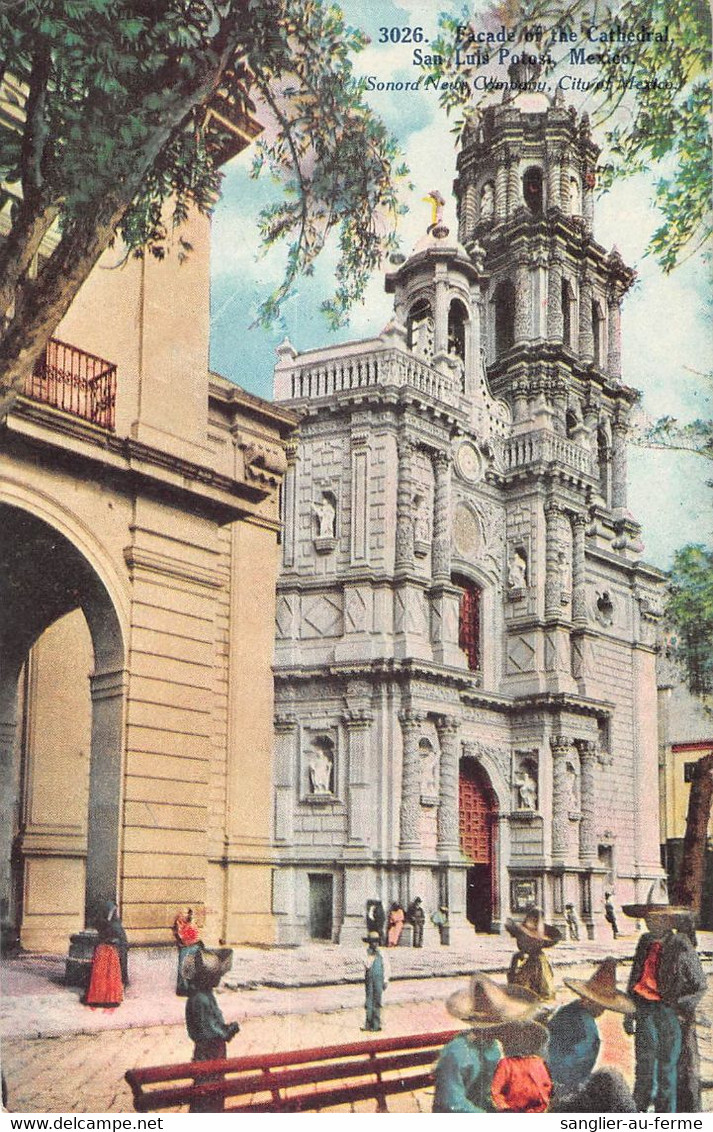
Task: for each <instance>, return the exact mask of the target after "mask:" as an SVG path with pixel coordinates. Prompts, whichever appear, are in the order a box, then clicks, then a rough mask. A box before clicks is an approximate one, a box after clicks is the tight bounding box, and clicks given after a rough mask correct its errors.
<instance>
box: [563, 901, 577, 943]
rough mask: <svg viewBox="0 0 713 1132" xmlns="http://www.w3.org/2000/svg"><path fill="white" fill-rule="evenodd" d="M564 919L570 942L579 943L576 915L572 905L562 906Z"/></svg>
mask: <svg viewBox="0 0 713 1132" xmlns="http://www.w3.org/2000/svg"><path fill="white" fill-rule="evenodd" d="M564 918H565V921H566V923H567V931H568V933H569V938H570V940H572V941H573V942H574V943H578V942H579V920H578V918H577V913H576V912H575V910H574V904H565V906H564Z"/></svg>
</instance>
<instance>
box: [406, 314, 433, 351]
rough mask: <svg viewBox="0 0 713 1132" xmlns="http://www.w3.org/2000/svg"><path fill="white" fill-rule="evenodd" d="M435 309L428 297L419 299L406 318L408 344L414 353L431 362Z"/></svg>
mask: <svg viewBox="0 0 713 1132" xmlns="http://www.w3.org/2000/svg"><path fill="white" fill-rule="evenodd" d="M434 327H435V322H434V318H433V309H432V307H431V304H430V302H429V301H428V299H417V300H416V302H415V303H413V304H412V306H411V308H410V310H409V313H408V318H407V320H406V332H407V339H406V341H407V346H408V349H409V350H411V352H412V353H414V354H418V355H419V357H421V358H423V359H424V360H425V361H427V362H430V361H431V359H432V357H433V347H434Z"/></svg>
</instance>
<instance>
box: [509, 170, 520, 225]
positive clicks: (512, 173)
mask: <svg viewBox="0 0 713 1132" xmlns="http://www.w3.org/2000/svg"><path fill="white" fill-rule="evenodd" d="M507 171H508V189H507V191H508V216H514V215H515V212H516V211H517V207H518V205H520V204H522V193H521V192H520V161H519V158H517V157H511V158H510V161H509V163H508V167H507Z"/></svg>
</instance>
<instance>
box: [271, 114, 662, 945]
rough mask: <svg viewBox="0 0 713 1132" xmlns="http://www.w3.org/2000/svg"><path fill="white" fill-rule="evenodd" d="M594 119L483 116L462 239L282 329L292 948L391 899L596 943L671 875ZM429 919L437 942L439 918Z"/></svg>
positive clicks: (285, 855) (438, 228)
mask: <svg viewBox="0 0 713 1132" xmlns="http://www.w3.org/2000/svg"><path fill="white" fill-rule="evenodd" d="M598 152H599V151H598V149H597V147H596V146H595V144H594V142H593V140H592V138H591V136H590V132H589V125H588V121H587V119H586V116H585V117H583V118H581V119H579V118H578V117H577V115H576V114H575V112H574V111H573V110H570V109H568V108H566V107H565V106H563V105H561V104H560V103H558V102H557V101H555V102H554V103H549V102H547V103H546V102H545V100H544V99H542V100H541V101H536V100H535V101H533V100H531V101H530V103H529V105H528V104H526V103H525V102H522V103H520V102H519V101H513V100H504V101H503V102H502V103H500V104H499V105H492V106H490V107H488V108H487V109H486V110H485V112H484V114H483V115H482V116H481V117H479V118H478V120H477V121H475V120H473V121H472V122H471V123H470V124H469V126H468V128H467V129H466V131H465V133H464V135H463V140H462V145H461V149H460V153H459V157H458V177H457V180H456V182H455V186H454V188H455V195H456V201H457V210H458V222H459V229H458V238H457V239H455V238H454V236H453V235H452V234H451V233H449V231H448V229H447V228H446V227H445V225H444V223H443V220H442V217H441V208H440V204H441V203H442V202H441V201H440V200H439V197H438V194H437V193H434V194H432V195H433V198H434V222H433V223H432V224H431V226H430V228H429V230H428V233H427V235H426V236H425V238H424V239H423V240H421V242H420V243H419V244H418V245H417V247H416V249H415V250H414V252H413V254H412V255H411V256H410V257H409V258H408V259H406V260H405V261H404V262H403V263H402V264H401V265H400V266H399V267H398V269H397V270H395V271H394V272H393V273H391V274H389V275H388V276H387V278H386V290H387V292H389V293H390V294H391V295H393V301H394V305H393V313H392V315H391V318H390V321H389V322H388V324H387V325H386V327H385V329H384V330H383V331H382V332H381V334H379V335H378V337H375V338H372V339H369V340H366V341H360V342H353V343H349V344H346V345H342V346H338V347H330V348H327V349H322V350H319V349H318V350H312V351H309V352H306V353H302V354H298V353H297V352H296V351H295V350H294V349H293V348H292V347H291V346H290V344H289V343H285V344H284V345H283V347H281V349H280V351H279V354H280V357H279V361H278V364H277V367H276V371H275V399H276V401H278V402H281V403H283V404H285V405H288V406H289V407H290V408H292V409H295V410H297V411H298V413H299V414H300V415H301V426H300V439H299V442H298V443H297V444H296V445H295V446H294V450H293V451H292V454H291V458H290V463H289V468H288V472H287V476H286V480H285V485H284V492H283V519H284V539H283V548H282V550H283V560H282V566H281V572H280V578H279V582H278V598H277V651H276V694H275V708H276V741H275V742H276V753H275V773H276V798H275V829H274V837H275V845H276V856H277V864H278V866H279V867H278V868H277V869H276V872H275V874H274V890H273V911H274V913H275V915H276V919H277V925H278V926H277V938H278V939H279V940H281V941H282V942H285V943H289V942H297V941H300V940H302V939H305V938H310V937H312V938H326V939H337V940H340V941H343V942H355V941H356V940H358V939H360V938H361V936H362V935H363V928H364V910H365V907H366V904H367V901H369V900H381V901H382V903H383V904H384V906H385V907H388V906H389V905H390V904H391V903H392V902H395V901H398V902H399V903H401V904H402V905H403V906H404V907H406V906H407V905H408V904H409V903H410V902H411V901H412V900H413V899H414V898H415V897H417V896H420V897H421V898H422V900H423V903H424V906H425V907H426V910H427V913H431V912H433V911H434V910H435V909H436V908H438V907H440V906H443V905H445V906H447V907H448V909H449V917H450V923H451V929H452V935H451V938H452V939H453V940H456V941H457V940H459V939H463V938H465V937H467V936H469V935H471V934H472V932H473V930H476V931H498V930H500V929H501V927H502V925H503V924H504V921H505V920H506V918H507V917H508V916H509V915H511V914H517V913H518V912H522V911H523V910H524V909H525V908H526V907H528V906H529V905H530V904H532V903H536V904H539V905H540V906H542V907H543V908H544V910H545V912H546V915H547V918H548V919H549V920H551V921H553V922H555V923H560V924H563V923H564V916H565V906H566V904H569V903H572V904H574V906H575V908H576V909H577V910H578V913H579V916H580V918H581V920H582V921H583V923H584V924H585V925H586V929H587V931H588V933H589V935H590V937H591V936H594V935H596V934H597V932H598V931H599V930H600V929H603V927H604V924H603V904H604V893H605V891H613V892H614V894H615V899H616V900H617V901H622V902H623V901H627V900H632V899H634V898H642V897H645V895H646V892H647V891H648V888H649V886H650V884H651V882H652V880H653V878H655V877H658V876H659V875H660V872H661V870H660V866H659V843H658V810H657V806H658V799H657V724H656V677H655V632H656V623H657V620H658V618H659V616H660V613H659V604H658V597H657V595H658V592H659V590H660V586H661V580H662V578H661V575H660V574H659V572H658V571H656V570H654V569H653V568H651V567H648V566H646V565H645V564H644V562H643V561H642V559H641V553H642V550H643V545H642V543H641V541H640V528H639V526H638V525H637V523H636V522H635V521H634V519H633V518H632V516H631V515H630V513H629V512H628V510H627V499H626V437H627V431H628V427H629V424H628V422H629V416H630V411H631V408H632V405H633V404H634V402H635V400H636V398H637V394H636V392H635V391H634V390H632V389H630V388H628V387H627V386H626V385H625V384H624V383H623V382H622V374H621V348H620V335H621V324H620V309H621V303H622V299H623V296H624V295H625V293H626V291H627V289H628V288H629V287H630V285H631V283H632V281H633V272H632V271H631V270H630V269H629V268H628V267H626V266H625V264H624V263H623V261H622V259H621V257H620V255H619V254H618V252H617V251H616V249H613V250H612V251H610V252H607V251H606V250H605V249H604V248H603V247H602V246H601V245H600V244H598V243H597V242H596V239H595V236H594V231H593V189H594V185H595V178H596V163H597V157H598ZM434 934H435V932H434Z"/></svg>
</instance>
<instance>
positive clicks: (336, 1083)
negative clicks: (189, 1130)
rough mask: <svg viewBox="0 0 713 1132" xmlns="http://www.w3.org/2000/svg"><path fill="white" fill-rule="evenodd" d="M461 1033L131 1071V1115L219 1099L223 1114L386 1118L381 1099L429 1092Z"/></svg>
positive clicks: (374, 1040)
mask: <svg viewBox="0 0 713 1132" xmlns="http://www.w3.org/2000/svg"><path fill="white" fill-rule="evenodd" d="M460 1032H461V1031H460V1030H448V1031H445V1032H440V1033H435V1034H412V1035H409V1036H406V1037H401V1038H376V1039H373V1040H372V1041H367V1042H355V1043H353V1044H350V1045H338V1046H319V1047H317V1048H314V1049H304V1050H291V1051H289V1052H286V1053H273V1054H253V1055H251V1056H250V1057H230V1058H226V1059H225V1060H223V1061H186V1062H183V1063H182V1064H180V1065H158V1066H153V1067H150V1068H146V1069H130V1070H129V1071H128V1072H127V1073H126V1080H127V1081H128V1083H129V1085H130V1086H131V1090H132V1092H133V1095H134V1109H135V1110H136V1112H156V1111H159V1110H161V1109H173V1108H177V1107H179V1106H183V1105H189V1104H191V1103H192V1102H193V1101H198V1100H202V1101H208V1100H214V1101H215V1100H219V1099H220V1098H223V1100H224V1102H225V1111H226V1112H319V1111H321V1110H322V1109H325V1108H333V1107H335V1106H337V1105H343V1104H350V1103H352V1102H354V1101H363V1100H370V1099H372V1100H373V1099H375V1100H376V1102H377V1111H378V1112H386V1111H388V1110H387V1108H386V1097H387V1096H389V1095H393V1094H398V1093H401V1094H403V1093H410V1092H412V1091H414V1090H415V1089H423V1088H427V1087H428V1086H429V1085H432V1084H433V1066H434V1063H435V1062H436V1060H437V1059H438V1055H439V1054H440V1052H441V1050H442V1048H443V1046H444V1045H445V1044H446V1042H449V1041H450V1040H451V1038H453V1037H455V1036H456V1034H458V1033H460ZM236 1102H237V1103H236Z"/></svg>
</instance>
